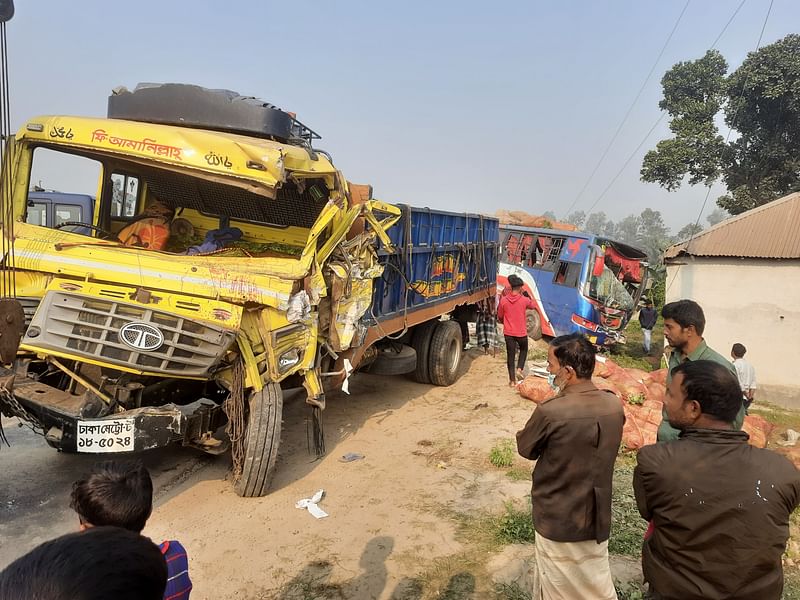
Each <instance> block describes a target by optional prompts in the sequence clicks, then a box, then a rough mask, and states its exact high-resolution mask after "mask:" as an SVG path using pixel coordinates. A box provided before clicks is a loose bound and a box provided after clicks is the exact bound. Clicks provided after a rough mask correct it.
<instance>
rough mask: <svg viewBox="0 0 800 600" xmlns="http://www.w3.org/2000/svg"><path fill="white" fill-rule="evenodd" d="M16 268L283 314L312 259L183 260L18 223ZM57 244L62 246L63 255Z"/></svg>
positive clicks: (199, 258)
mask: <svg viewBox="0 0 800 600" xmlns="http://www.w3.org/2000/svg"><path fill="white" fill-rule="evenodd" d="M15 227H16V232H15V233H16V234H17V239H16V244H15V249H14V263H15V265H14V266H15V267H16V268H17V269H21V270H29V271H40V272H45V273H52V274H54V275H67V276H71V277H75V278H78V279H91V280H94V281H108V282H116V283H120V284H127V285H131V286H135V287H144V288H147V289H150V290H160V291H167V292H169V291H172V292H176V293H182V294H188V295H193V296H199V297H205V298H207V297H209V295H210V292H212V291H213V292H215V293H216V294H217V297H219V298H220V299H221V300H226V301H230V302H234V303H238V304H241V303H244V302H254V303H257V304H265V305H269V306H273V307H275V308H278V309H285V308H286V307H287V305H288V302H289V296H290V294H291V292H292V286H293V284H294V281H295V280H297V279H301V278H303V277H304V276H305V275H306V274H307V273H308V271H309V267H310V265H311V257H310V256H303V257H302V258H258V259H253V258H240V257H222V256H213V257H211V256H196V255H195V256H184V255H176V254H168V253H165V252H156V251H152V250H145V249H140V248H133V247H129V246H121V245H120V246H117V245H108V246H106V245H98V241H97V240H95V239H94V238H87V237H85V236H81V235H76V234H70V233H67V232H60V231H55V230H52V229H46V228H43V227H36V226H34V225H27V224H24V223H17V224H16V226H15ZM56 244H64V246H65V247H64V248H63V249H61V250H57V249H56Z"/></svg>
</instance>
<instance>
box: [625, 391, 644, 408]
mask: <svg viewBox="0 0 800 600" xmlns="http://www.w3.org/2000/svg"><path fill="white" fill-rule="evenodd" d="M644 400H645V397H644V394H631V395H630V396H628V404H638V405H640V406H641V405H642V404H644Z"/></svg>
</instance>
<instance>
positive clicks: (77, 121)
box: [17, 115, 336, 188]
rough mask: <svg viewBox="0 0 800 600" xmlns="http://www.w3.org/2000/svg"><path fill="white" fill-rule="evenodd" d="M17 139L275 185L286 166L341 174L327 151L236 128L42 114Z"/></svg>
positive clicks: (314, 174)
mask: <svg viewBox="0 0 800 600" xmlns="http://www.w3.org/2000/svg"><path fill="white" fill-rule="evenodd" d="M17 140H18V141H20V142H21V141H23V140H27V141H32V142H37V141H40V142H43V143H47V144H48V145H49V144H55V145H61V146H69V147H71V148H76V149H77V148H80V149H86V150H92V151H98V152H102V153H106V154H119V155H121V156H126V157H136V158H138V159H144V160H147V161H152V162H156V163H164V164H166V165H170V166H172V167H184V168H191V169H199V170H201V171H205V172H208V173H214V174H216V175H225V176H229V177H236V178H244V179H249V180H252V181H258V182H259V183H262V184H264V185H266V186H268V187H271V188H275V187H276V186H279V185H280V183H282V182H283V181H284V180H285V179H286V171H289V172H292V173H294V174H296V175H298V176H308V177H324V178H326V180H327V181H328V183H329V184H332V183H333V178H334V177H335V174H336V168H335V167H334V166H333V165H332V164H331V162H330V161H329V160H328V159H327V158H326V157H325V156H324V155H322V154H317V155H315V157H312V155H311V153H309V151H308V150H306V149H305V148H303V147H300V146H295V145H292V144H282V143H279V142H274V141H272V140H268V139H262V138H257V137H251V136H246V135H239V134H236V133H227V132H220V131H210V130H206V129H195V128H189V127H177V126H173V125H160V124H155V123H143V122H139V121H126V120H122V119H100V118H89V117H74V116H66V115H50V116H41V117H36V118H33V119H30V120H28V122H27V123H25V125H23V126H22V128H21V129H20V130H19V132H18V134H17Z"/></svg>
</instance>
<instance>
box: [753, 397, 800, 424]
mask: <svg viewBox="0 0 800 600" xmlns="http://www.w3.org/2000/svg"><path fill="white" fill-rule="evenodd" d="M750 414H751V415H760V416H762V417H764V418H765V419H766V420H767V421H769V422H770V423H772V424H773V425H776V426H777V427H786V428H789V429H794V430H795V431H800V411H796V410H788V409H786V408H782V407H780V406H776V405H775V404H771V403H770V402H767V401H764V400H759V399H758V397H756V401H755V403H753V404H752V405H751V406H750Z"/></svg>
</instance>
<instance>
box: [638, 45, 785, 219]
mask: <svg viewBox="0 0 800 600" xmlns="http://www.w3.org/2000/svg"><path fill="white" fill-rule="evenodd" d="M727 71H728V65H727V63H726V62H725V59H724V58H723V57H722V55H721V54H720V53H719V52H718V51H716V50H710V51H709V52H707V53H706V55H705V56H704V57H702V58H700V59H698V60H695V61H688V62H682V63H678V64H676V65H675V66H673V67H672V68H671V69H670V70H669V71H667V73H666V74H665V75H664V78H663V79H662V80H661V83H662V86H663V90H664V98H663V100H661V102H660V103H659V106H660V107H661V108H662V109H663V110H666V111H667V112H668V113H669V115H670V117H671V120H670V130H671V131H672V133H673V134H674V137H672V138H669V139H666V140H662V141H660V142H658V143H657V144H656V148H655V150H651V151H649V152H648V153H647V154H646V155H645V157H644V160H643V162H642V169H641V178H642V180H643V181H646V182H652V183H658V184H659V185H661V186H662V187H664V188H666V189H667V190H670V191H673V190H675V189H678V188H679V187H680V186H681V185H682V183H683V181H684V179H686V178H687V177H688V182H689V184H690V185H695V184H699V183H702V184H703V185H711V184H712V183H714V182H715V181H718V180H720V179H721V180H722V181H723V183H724V184H725V187H726V189H727V194H725V195H723V196H721V197H720V198H718V199H717V204H718V205H719V206H720V207H722V208H724V209H726V210H727V211H728V212H730V213H731V214H734V215H735V214H739V213H742V212H744V211H746V210H749V209H751V208H755V207H756V206H761V205H762V204H766V203H767V202H771V201H772V200H775V199H777V198H780V197H781V196H784V195H786V194H789V193H791V192H793V191H796V190H800V35H798V34H790V35H787V36H786V37H785V38H783V39H782V40H779V41H777V42H775V43H774V44H770V45H768V46H764V47H763V48H761V49H760V50H758V51H756V52H751V53H750V54H748V56H747V58H746V59H745V60H744V61H743V62H742V64H741V66H740V67H739V68H738V69H736V70H735V71H734V72H733V73H731V74H730V75H728V76H727V77H726V74H727ZM720 111H722V113H723V114H724V117H725V122H726V124H727V125H728V126H729V127H731V129H732V130H735V131H736V132H737V133H738V136H734V139H733V141H730V142H727V141H726V140H725V139H724V138H723V137H722V136H721V135H719V131H718V129H717V126H716V124H715V122H714V117H715V116H716V115H717V114H718V113H720Z"/></svg>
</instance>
